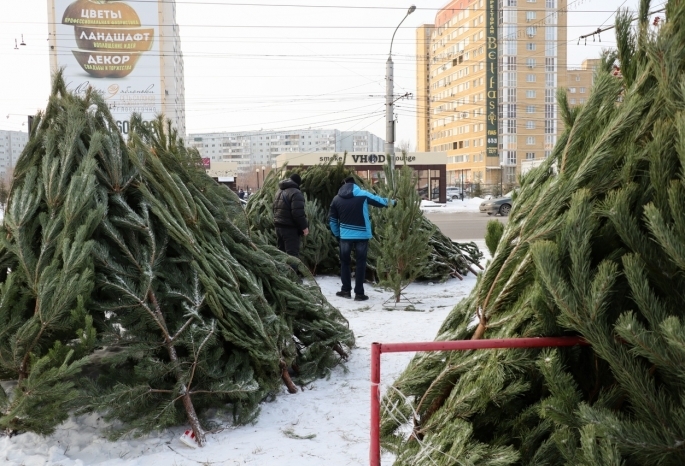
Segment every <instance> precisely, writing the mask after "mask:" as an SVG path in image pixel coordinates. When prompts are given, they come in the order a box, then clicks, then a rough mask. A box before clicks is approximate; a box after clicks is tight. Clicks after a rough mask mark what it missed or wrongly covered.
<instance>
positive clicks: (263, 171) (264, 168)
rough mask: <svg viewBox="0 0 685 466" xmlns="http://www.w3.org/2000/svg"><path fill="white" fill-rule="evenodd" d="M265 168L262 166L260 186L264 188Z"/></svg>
mask: <svg viewBox="0 0 685 466" xmlns="http://www.w3.org/2000/svg"><path fill="white" fill-rule="evenodd" d="M265 168H266V167H265V166H264V165H262V186H264V169H265Z"/></svg>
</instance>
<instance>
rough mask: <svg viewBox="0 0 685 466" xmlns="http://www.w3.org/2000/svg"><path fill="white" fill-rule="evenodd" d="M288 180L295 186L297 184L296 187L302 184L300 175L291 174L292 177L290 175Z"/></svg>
mask: <svg viewBox="0 0 685 466" xmlns="http://www.w3.org/2000/svg"><path fill="white" fill-rule="evenodd" d="M290 179H291V180H293V181H294V182H295V184H297V185H298V186H299V185H300V184H301V183H302V178H300V175H298V174H297V173H293V174H292V175H290Z"/></svg>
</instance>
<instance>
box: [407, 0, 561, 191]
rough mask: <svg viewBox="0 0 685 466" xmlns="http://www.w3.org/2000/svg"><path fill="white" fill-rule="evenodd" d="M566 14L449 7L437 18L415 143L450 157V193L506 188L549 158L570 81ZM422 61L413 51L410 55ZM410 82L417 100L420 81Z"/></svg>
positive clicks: (487, 2)
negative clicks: (461, 186) (475, 186)
mask: <svg viewBox="0 0 685 466" xmlns="http://www.w3.org/2000/svg"><path fill="white" fill-rule="evenodd" d="M566 4H567V0H453V1H451V2H450V3H449V4H447V5H446V6H445V7H444V8H443V9H442V10H440V11H439V12H438V14H437V15H436V19H435V24H434V25H433V28H432V32H431V36H430V37H431V39H430V45H429V46H428V56H429V60H428V68H427V69H426V71H427V72H428V77H427V82H428V96H427V98H426V100H427V102H428V107H427V109H425V111H424V110H423V109H422V108H421V103H420V102H419V103H418V104H417V105H419V108H418V109H417V110H418V111H417V113H418V115H419V116H418V119H417V128H418V131H419V137H418V138H417V140H418V141H421V140H422V138H425V139H426V140H427V141H428V144H429V150H430V151H433V152H442V151H444V152H446V153H447V159H448V160H447V182H448V184H457V183H459V182H460V181H461V180H464V181H466V182H480V183H486V184H492V183H500V182H502V181H503V182H504V183H513V182H515V180H516V174H517V173H520V167H521V162H522V161H523V160H532V159H541V158H544V157H546V156H548V155H549V154H550V153H551V150H552V148H553V147H554V144H555V143H556V138H557V134H558V131H559V115H558V108H557V104H556V100H555V98H556V97H555V96H556V91H557V89H558V88H559V87H566V79H567V73H566V67H567V65H566V55H567V51H566V15H565V14H560V13H559V12H560V11H564V9H565V8H566ZM428 29H429V28H428V26H427V25H423V26H421V27H419V28H418V30H417V35H419V34H425V33H426V31H427V30H428ZM425 53H426V52H425V44H424V43H420V42H418V41H417V55H421V54H425ZM417 70H418V65H417ZM422 72H423V71H422ZM417 82H418V85H417V96H419V95H421V94H420V93H421V92H425V91H423V88H425V84H426V80H425V77H424V76H422V75H421V73H418V72H417ZM422 118H424V119H426V120H427V121H422ZM422 132H423V134H422Z"/></svg>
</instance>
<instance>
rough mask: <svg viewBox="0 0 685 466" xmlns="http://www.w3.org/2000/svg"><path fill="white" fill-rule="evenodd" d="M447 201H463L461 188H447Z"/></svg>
mask: <svg viewBox="0 0 685 466" xmlns="http://www.w3.org/2000/svg"><path fill="white" fill-rule="evenodd" d="M446 192H447V199H461V188H447V189H446Z"/></svg>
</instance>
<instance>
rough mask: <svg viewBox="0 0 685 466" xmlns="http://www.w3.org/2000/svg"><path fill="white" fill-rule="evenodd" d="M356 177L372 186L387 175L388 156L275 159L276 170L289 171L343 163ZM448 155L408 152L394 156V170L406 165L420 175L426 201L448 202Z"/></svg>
mask: <svg viewBox="0 0 685 466" xmlns="http://www.w3.org/2000/svg"><path fill="white" fill-rule="evenodd" d="M343 160H344V163H345V166H346V167H348V168H350V169H352V170H353V171H354V172H355V173H356V174H357V176H359V177H360V178H363V179H365V180H369V181H370V182H371V183H372V184H373V183H376V182H378V180H380V179H382V178H383V177H384V176H385V175H384V173H383V166H384V165H385V163H386V162H387V156H386V155H385V154H382V153H380V154H379V153H373V152H348V153H347V154H346V155H342V154H337V153H334V152H286V153H284V154H281V155H279V156H278V157H277V158H276V166H277V167H283V166H284V165H287V167H288V168H289V169H290V168H297V167H311V166H314V165H319V164H326V163H331V162H332V163H337V162H340V161H343ZM446 161H447V154H446V153H445V152H408V153H407V154H406V155H403V154H396V155H395V166H396V167H401V166H402V165H404V164H405V163H406V164H407V165H408V166H410V167H411V168H412V169H413V170H415V171H416V172H417V174H418V178H419V182H418V190H419V194H420V195H421V197H422V198H423V199H432V200H435V201H437V202H446V201H447V194H446V191H445V188H446V187H447V171H446V165H445V162H446Z"/></svg>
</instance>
